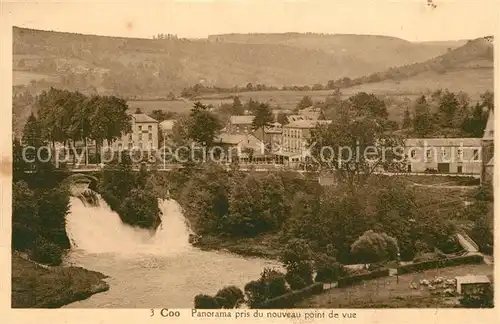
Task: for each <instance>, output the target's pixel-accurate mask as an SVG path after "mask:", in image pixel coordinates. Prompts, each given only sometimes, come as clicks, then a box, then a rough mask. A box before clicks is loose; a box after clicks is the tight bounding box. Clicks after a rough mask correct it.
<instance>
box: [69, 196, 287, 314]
mask: <svg viewBox="0 0 500 324" xmlns="http://www.w3.org/2000/svg"><path fill="white" fill-rule="evenodd" d="M99 201H100V205H99V206H94V207H91V206H85V204H84V203H83V202H82V201H80V199H78V198H72V199H71V210H70V215H68V217H67V220H66V223H67V224H66V229H67V232H68V235H69V237H70V239H71V241H72V245H73V248H72V250H71V252H70V253H69V254H68V256H67V258H66V260H65V261H66V262H67V263H69V264H72V265H75V266H81V267H83V268H86V269H89V270H95V271H99V272H102V273H103V274H105V275H107V276H109V278H108V279H106V281H107V282H108V283H109V285H110V289H109V290H108V291H107V292H103V293H98V294H95V295H93V296H91V297H90V298H88V299H85V300H82V301H79V302H75V303H72V304H69V305H67V306H65V307H67V308H191V307H193V299H194V296H196V295H197V294H200V293H203V294H209V295H214V294H215V293H216V292H217V291H218V290H219V289H221V288H223V287H225V286H228V285H236V286H238V287H240V288H241V289H243V287H244V285H245V284H246V283H247V282H249V281H251V280H255V279H257V278H258V277H259V275H260V273H261V272H262V270H263V269H264V267H279V265H278V263H277V262H275V261H272V260H265V259H260V258H250V257H241V256H238V255H234V254H231V253H226V252H217V251H215V252H214V251H201V250H199V249H197V248H194V247H192V246H190V245H189V243H188V238H189V231H190V230H189V227H188V224H187V223H186V221H185V219H184V216H183V215H182V211H181V209H180V207H179V205H178V204H177V203H176V202H175V201H173V200H165V201H162V202H161V203H160V207H161V210H162V213H163V216H162V228H160V229H159V230H158V231H157V232H156V234H154V235H153V236H151V233H149V232H148V231H145V230H139V229H136V228H132V227H129V226H127V225H124V224H123V223H121V220H120V219H119V216H118V215H117V214H116V213H114V212H113V211H111V210H110V209H109V207H107V205H105V203H104V201H103V200H102V199H99Z"/></svg>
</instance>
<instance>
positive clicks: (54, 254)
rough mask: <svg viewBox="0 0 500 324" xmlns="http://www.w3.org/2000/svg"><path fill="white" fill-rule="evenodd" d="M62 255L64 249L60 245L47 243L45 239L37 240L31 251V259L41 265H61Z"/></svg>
mask: <svg viewBox="0 0 500 324" xmlns="http://www.w3.org/2000/svg"><path fill="white" fill-rule="evenodd" d="M62 253H63V252H62V249H61V248H60V247H59V246H58V245H56V244H54V243H50V242H47V241H45V240H44V239H37V241H36V242H35V245H34V246H33V249H32V250H31V255H30V257H31V259H33V260H35V261H37V262H40V263H44V264H48V265H60V264H61V262H62Z"/></svg>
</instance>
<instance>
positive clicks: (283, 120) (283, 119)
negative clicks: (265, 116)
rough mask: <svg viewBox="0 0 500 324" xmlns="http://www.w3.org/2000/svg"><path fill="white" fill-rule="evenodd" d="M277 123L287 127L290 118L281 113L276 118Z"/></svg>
mask: <svg viewBox="0 0 500 324" xmlns="http://www.w3.org/2000/svg"><path fill="white" fill-rule="evenodd" d="M276 121H277V122H278V123H280V124H281V125H286V124H288V118H287V116H286V114H285V113H284V112H281V111H280V112H279V113H278V115H277V116H276Z"/></svg>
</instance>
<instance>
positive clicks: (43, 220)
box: [37, 186, 70, 249]
mask: <svg viewBox="0 0 500 324" xmlns="http://www.w3.org/2000/svg"><path fill="white" fill-rule="evenodd" d="M37 205H38V206H39V207H38V215H37V217H38V225H39V227H40V228H39V231H40V232H39V234H40V235H41V236H42V237H43V238H44V239H45V240H47V241H49V242H51V243H54V244H56V245H58V246H59V247H61V248H63V249H68V248H70V242H69V238H68V236H67V234H66V216H67V215H68V213H69V207H70V205H69V192H68V190H67V188H65V187H62V186H58V187H56V188H53V189H50V190H43V191H41V192H40V194H39V195H38V197H37Z"/></svg>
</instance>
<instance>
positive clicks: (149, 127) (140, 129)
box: [137, 125, 153, 132]
mask: <svg viewBox="0 0 500 324" xmlns="http://www.w3.org/2000/svg"><path fill="white" fill-rule="evenodd" d="M137 128H138V129H139V132H142V125H138V126H137ZM152 131H153V126H152V125H149V126H148V132H152Z"/></svg>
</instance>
